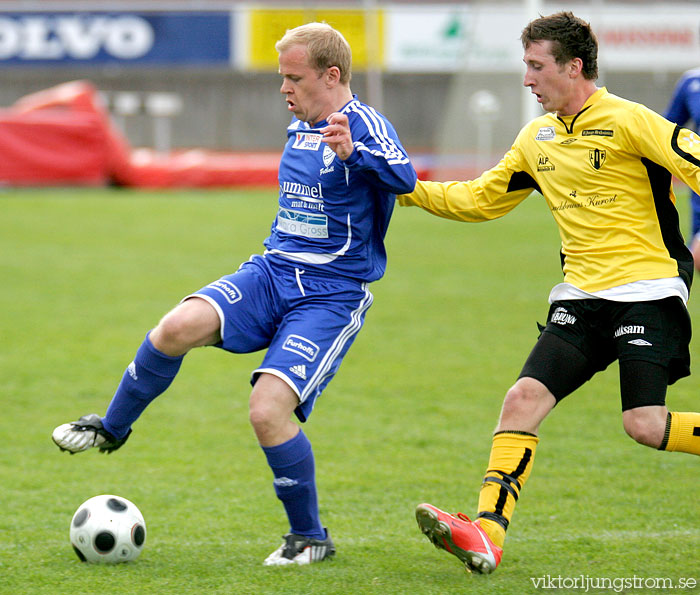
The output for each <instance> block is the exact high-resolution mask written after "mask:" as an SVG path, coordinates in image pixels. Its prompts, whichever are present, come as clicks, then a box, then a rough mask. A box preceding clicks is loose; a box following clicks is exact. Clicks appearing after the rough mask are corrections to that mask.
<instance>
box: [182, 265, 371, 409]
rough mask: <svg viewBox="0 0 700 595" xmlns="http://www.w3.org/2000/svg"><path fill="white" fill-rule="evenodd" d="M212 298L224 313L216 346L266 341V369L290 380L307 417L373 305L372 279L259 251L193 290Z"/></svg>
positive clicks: (241, 349) (242, 347)
mask: <svg viewBox="0 0 700 595" xmlns="http://www.w3.org/2000/svg"><path fill="white" fill-rule="evenodd" d="M195 296H196V297H199V298H202V299H205V300H206V301H207V302H209V303H210V304H211V305H212V306H213V307H214V308H215V309H216V311H217V313H218V314H219V319H220V320H221V342H219V343H218V344H217V345H216V347H220V348H221V349H225V350H226V351H230V352H232V353H251V352H254V351H259V350H261V349H265V348H267V353H266V354H265V357H264V358H263V361H262V363H261V364H260V367H259V368H257V369H256V370H254V371H253V373H252V376H251V384H255V381H256V380H257V378H258V376H259V375H260V374H262V373H267V374H273V375H275V376H277V377H278V378H280V379H282V380H284V381H285V382H286V383H287V384H288V385H289V386H290V387H291V388H292V390H293V391H294V392H295V393H296V394H297V396H298V397H299V406H298V407H297V409H296V411H295V413H296V415H297V417H298V418H299V419H300V420H301V421H302V422H304V421H306V419H307V418H308V416H309V414H310V413H311V411H312V409H313V407H314V403H315V401H316V399H317V398H318V396H319V395H320V394H321V392H322V391H323V389H324V388H325V387H326V385H327V384H328V383H329V382H330V381H331V379H332V378H333V376H334V375H335V373H336V372H337V371H338V368H339V367H340V363H341V362H342V360H343V357H344V356H345V354H346V353H347V351H348V349H349V348H350V345H351V344H352V342H353V340H354V339H355V336H356V335H357V333H358V332H359V330H360V329H361V328H362V324H363V323H364V318H365V313H366V312H367V309H368V308H369V307H370V306H371V305H372V299H373V297H372V294H371V293H370V291H369V289H368V288H367V284H366V283H362V282H360V281H354V280H352V279H347V278H342V277H333V278H331V277H329V276H327V275H323V274H319V273H318V272H317V271H314V270H310V269H304V268H303V265H301V264H300V265H298V266H295V263H293V262H288V261H283V260H281V259H280V258H275V257H271V256H269V255H267V256H259V255H255V256H253V257H251V259H250V260H249V261H247V262H245V263H243V264H242V265H241V266H240V268H239V269H238V271H236V272H235V273H234V274H232V275H226V276H224V277H222V278H221V279H219V280H217V281H214V282H213V283H210V284H209V285H207V286H206V287H203V288H202V289H200V290H199V291H197V292H195V293H193V294H191V295H189V296H187V297H186V298H185V299H188V298H190V297H195Z"/></svg>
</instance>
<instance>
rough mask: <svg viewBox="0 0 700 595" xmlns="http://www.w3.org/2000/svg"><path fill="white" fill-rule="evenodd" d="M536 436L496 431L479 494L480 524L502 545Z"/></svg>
mask: <svg viewBox="0 0 700 595" xmlns="http://www.w3.org/2000/svg"><path fill="white" fill-rule="evenodd" d="M538 442H539V438H538V437H537V436H535V435H534V434H530V433H528V432H497V433H496V434H494V436H493V445H492V447H491V456H490V457H489V466H488V469H487V470H486V475H485V476H484V481H483V483H482V484H481V492H480V493H479V514H478V515H477V518H478V519H479V520H480V524H481V527H482V528H483V529H484V531H485V532H486V534H487V535H488V536H489V537H490V538H491V541H493V542H494V543H495V544H496V545H497V546H499V547H503V543H504V541H505V539H506V530H507V529H508V524H509V523H510V519H511V517H512V516H513V511H514V509H515V503H516V502H517V500H518V498H519V497H520V491H521V490H522V488H523V485H525V482H526V481H527V478H528V477H529V476H530V471H531V470H532V464H533V462H534V460H535V449H536V448H537V443H538Z"/></svg>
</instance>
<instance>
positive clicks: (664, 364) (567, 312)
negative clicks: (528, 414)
mask: <svg viewBox="0 0 700 595" xmlns="http://www.w3.org/2000/svg"><path fill="white" fill-rule="evenodd" d="M690 337H691V324H690V317H689V315H688V311H687V309H686V307H685V305H684V304H683V302H682V300H681V299H680V298H677V297H669V298H664V299H661V300H654V301H648V302H613V301H610V300H602V299H583V300H562V301H559V302H554V303H553V304H552V305H551V306H550V309H549V314H548V316H547V324H546V326H545V327H544V328H541V333H540V337H539V339H538V341H537V343H536V344H535V346H534V348H533V349H532V351H531V352H530V355H529V357H528V359H527V361H526V362H525V365H524V367H523V369H522V371H521V373H520V377H521V378H522V377H530V378H535V379H537V380H539V381H540V382H542V383H543V384H544V385H545V386H546V387H547V388H548V389H549V390H550V392H551V393H552V394H553V395H554V397H555V398H556V399H557V401H560V400H561V399H563V398H564V397H565V396H567V395H568V394H570V393H572V392H573V391H574V390H576V389H577V388H578V387H579V386H581V385H582V384H583V383H585V382H586V381H588V380H589V379H590V378H591V377H592V376H593V375H594V374H595V373H596V372H600V371H602V370H605V369H606V368H607V367H608V366H609V365H610V364H611V363H612V362H614V361H615V360H619V361H620V370H621V374H620V378H621V382H622V383H625V382H627V383H629V384H634V382H635V378H639V377H640V375H641V374H648V375H649V382H652V379H653V378H654V375H655V376H656V377H658V378H662V380H659V379H656V380H655V381H654V382H653V383H654V384H658V383H662V384H663V385H664V386H663V389H664V390H663V391H662V390H660V388H659V389H658V390H657V389H655V390H653V391H648V392H650V394H656V395H657V396H656V397H653V396H648V395H646V396H645V395H644V394H642V393H643V392H644V391H643V390H638V387H637V388H635V389H634V390H630V389H629V387H627V390H625V388H626V387H624V386H623V387H622V389H623V390H622V392H623V409H629V408H632V407H636V406H642V405H651V404H663V402H664V398H665V386H666V385H668V384H673V383H674V382H675V381H676V380H678V379H679V378H683V377H685V376H688V375H689V374H690V351H689V343H690ZM644 362H646V363H649V364H654V366H644V365H643V364H644ZM649 369H651V370H653V371H654V372H653V373H649ZM656 370H658V373H657V372H656Z"/></svg>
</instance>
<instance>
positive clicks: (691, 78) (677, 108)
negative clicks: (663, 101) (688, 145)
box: [664, 68, 700, 130]
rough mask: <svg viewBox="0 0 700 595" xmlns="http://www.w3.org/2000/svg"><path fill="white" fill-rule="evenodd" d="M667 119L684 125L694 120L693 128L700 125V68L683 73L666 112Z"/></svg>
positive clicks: (695, 128)
mask: <svg viewBox="0 0 700 595" xmlns="http://www.w3.org/2000/svg"><path fill="white" fill-rule="evenodd" d="M664 116H665V117H666V119H667V120H671V122H674V123H675V124H679V125H680V126H684V125H685V124H687V122H688V120H692V122H693V129H694V130H697V129H698V126H700V68H696V69H694V70H688V71H687V72H685V73H684V74H683V76H682V77H681V78H680V80H679V81H678V83H677V84H676V88H675V89H674V91H673V97H672V98H671V101H670V103H669V105H668V107H667V108H666V113H665V114H664Z"/></svg>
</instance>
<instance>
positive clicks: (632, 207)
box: [399, 88, 700, 293]
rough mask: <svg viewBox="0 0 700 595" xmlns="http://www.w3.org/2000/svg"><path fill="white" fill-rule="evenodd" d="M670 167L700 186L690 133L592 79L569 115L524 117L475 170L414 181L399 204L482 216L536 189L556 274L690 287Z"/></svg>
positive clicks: (605, 282) (699, 153) (582, 284)
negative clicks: (557, 240)
mask: <svg viewBox="0 0 700 595" xmlns="http://www.w3.org/2000/svg"><path fill="white" fill-rule="evenodd" d="M673 175H675V176H676V177H678V178H679V179H680V180H682V181H683V182H684V183H686V184H687V185H688V186H690V187H691V188H693V189H694V190H695V191H698V192H700V137H698V135H697V134H695V133H694V132H692V131H691V130H688V129H686V128H681V127H679V126H676V125H675V124H673V123H671V122H669V121H668V120H666V119H664V118H663V117H661V116H660V115H659V114H657V113H655V112H653V111H652V110H650V109H649V108H647V107H645V106H643V105H641V104H638V103H634V102H631V101H627V100H625V99H622V98H620V97H617V96H615V95H613V94H611V93H608V92H607V90H606V89H605V88H601V89H598V90H597V91H596V92H595V93H594V94H593V95H591V97H589V98H588V100H587V101H586V103H585V104H584V106H583V108H582V109H581V111H580V112H578V113H577V114H575V115H572V116H563V117H562V116H557V115H556V114H553V113H550V114H546V115H543V116H541V117H538V118H536V119H534V120H533V121H532V122H530V123H529V124H527V125H526V126H525V127H524V128H523V129H522V130H521V131H520V133H519V134H518V137H517V138H516V140H515V143H514V144H513V146H512V147H511V149H510V150H509V151H508V153H506V155H505V156H504V157H503V158H502V159H501V161H500V162H499V163H498V164H497V165H496V166H495V167H493V168H492V169H490V170H488V171H486V172H484V173H483V174H482V175H481V176H479V177H478V178H477V179H475V180H471V181H466V182H425V181H419V182H418V183H417V185H416V188H415V190H414V191H413V192H412V193H411V194H406V195H402V196H399V203H400V204H401V205H403V206H410V205H415V206H419V207H422V208H423V209H425V210H427V211H429V212H431V213H433V214H435V215H439V216H442V217H446V218H448V219H456V220H460V221H486V220H489V219H495V218H497V217H501V216H502V215H505V214H506V213H508V212H509V211H511V210H512V209H513V208H515V207H516V206H517V205H518V204H519V203H520V202H522V201H523V200H524V199H525V198H527V196H529V195H530V194H531V192H532V190H537V191H538V192H539V193H540V194H542V196H543V197H544V199H545V201H546V203H547V205H548V206H549V209H550V211H551V212H552V215H553V216H554V219H555V220H556V222H557V225H558V226H559V233H560V236H561V256H562V266H563V270H564V281H565V282H567V283H570V284H572V285H574V286H575V287H578V288H579V289H582V290H584V291H586V292H591V293H592V292H597V291H601V290H605V289H609V288H612V287H617V286H620V285H623V284H626V283H631V282H634V281H640V280H651V279H665V278H671V277H678V276H680V277H681V278H682V279H683V281H684V282H685V283H686V285H687V286H688V287H690V283H691V281H692V275H693V263H692V257H691V255H690V252H689V251H688V249H687V248H686V246H685V244H684V241H683V237H682V235H681V232H680V228H679V221H678V213H677V211H676V208H675V195H674V193H673V188H672V176H673Z"/></svg>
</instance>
